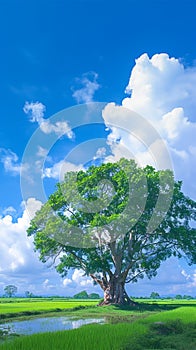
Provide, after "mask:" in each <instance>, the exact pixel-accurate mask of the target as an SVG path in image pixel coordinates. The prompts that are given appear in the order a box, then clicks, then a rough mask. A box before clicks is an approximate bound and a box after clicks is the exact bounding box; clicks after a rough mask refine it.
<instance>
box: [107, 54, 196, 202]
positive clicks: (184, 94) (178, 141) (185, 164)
mask: <svg viewBox="0 0 196 350" xmlns="http://www.w3.org/2000/svg"><path fill="white" fill-rule="evenodd" d="M126 93H127V94H129V96H128V97H126V98H125V99H123V101H122V106H123V107H124V108H125V109H128V110H131V111H134V112H136V113H138V114H139V115H141V116H142V117H143V118H144V119H145V120H146V122H147V123H148V124H149V125H152V126H153V128H154V129H155V130H156V131H157V132H158V133H159V134H160V137H161V139H162V140H163V142H164V143H165V145H166V146H167V149H168V151H169V154H170V156H171V160H172V163H173V168H174V172H175V177H176V178H177V179H181V180H183V183H184V190H185V191H186V193H187V194H188V195H190V196H191V197H194V196H195V195H196V186H195V181H193V179H194V178H195V177H196V170H195V167H194V166H193V161H194V158H193V157H195V154H196V153H195V150H196V139H195V132H196V123H195V119H196V112H195V111H196V67H188V68H187V67H184V66H183V64H182V63H181V62H180V60H179V59H176V58H174V57H169V55H168V54H165V53H161V54H156V55H154V56H152V58H149V57H148V55H147V54H143V55H141V56H140V57H139V58H138V59H137V60H136V62H135V66H134V67H133V69H132V72H131V75H130V79H129V83H128V85H127V88H126ZM119 108H120V106H115V105H114V104H109V105H108V106H106V108H105V110H104V112H103V118H104V120H105V123H106V125H107V126H109V128H110V130H111V133H110V135H109V137H108V143H109V144H110V147H111V151H112V153H113V159H114V160H116V159H117V158H118V157H119V154H120V153H121V154H122V155H123V151H120V148H121V149H123V147H124V149H128V150H129V153H132V158H136V160H137V161H138V163H139V164H141V165H146V164H152V165H153V166H156V167H157V163H158V162H159V161H160V157H162V152H160V149H159V150H158V147H159V146H160V143H156V142H154V145H153V152H154V155H155V157H154V156H153V154H152V145H150V144H149V143H148V142H146V137H147V136H151V135H149V133H148V132H147V130H146V127H144V126H142V125H140V128H139V129H138V130H135V131H136V132H133V134H132V135H130V133H127V132H126V129H127V127H126V125H130V118H129V113H127V112H126V111H125V112H122V113H121V116H120V115H119V113H118V109H119ZM136 119H137V117H136ZM115 123H117V125H120V126H122V128H120V127H118V128H116V127H115ZM111 125H113V126H111ZM131 127H132V126H131ZM142 131H143V136H142ZM138 135H139V137H138ZM142 140H143V141H144V142H142ZM115 141H117V142H115ZM154 141H155V140H154ZM144 146H145V149H144ZM130 157H131V155H130ZM111 158H112V157H110V161H111ZM185 168H186V171H184V169H185Z"/></svg>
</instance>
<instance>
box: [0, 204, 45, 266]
mask: <svg viewBox="0 0 196 350" xmlns="http://www.w3.org/2000/svg"><path fill="white" fill-rule="evenodd" d="M23 206H24V203H23ZM40 206H41V203H40V202H39V201H36V200H35V199H34V198H30V199H29V200H28V201H27V203H26V208H25V209H24V211H23V215H22V217H19V218H18V219H17V220H16V221H13V218H12V216H11V215H10V214H9V215H8V214H6V215H5V216H3V217H2V218H0V242H1V243H0V256H1V261H0V271H1V272H4V273H12V272H17V271H19V270H20V269H21V268H23V267H25V266H27V265H29V267H30V266H32V265H31V264H32V261H34V262H35V261H36V259H37V257H36V256H35V255H34V253H33V249H32V239H30V238H27V235H26V229H27V228H28V225H29V222H30V218H29V214H28V212H29V211H30V212H31V214H33V213H35V212H36V211H37V210H38V209H39V208H40ZM12 211H13V210H12Z"/></svg>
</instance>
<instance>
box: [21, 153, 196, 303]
mask: <svg viewBox="0 0 196 350" xmlns="http://www.w3.org/2000/svg"><path fill="white" fill-rule="evenodd" d="M181 185H182V183H181V182H174V179H173V174H172V172H171V171H169V170H160V171H156V170H155V169H154V168H153V167H151V166H146V167H145V168H139V167H138V166H137V165H136V163H135V162H134V161H133V160H126V159H121V160H120V161H118V162H117V163H107V164H102V165H99V166H91V167H89V168H88V169H87V170H86V171H79V172H68V173H66V174H65V178H64V181H63V182H62V183H58V184H57V190H56V191H55V192H54V193H53V194H52V195H51V196H50V197H49V199H48V201H47V202H46V203H45V204H44V205H43V206H42V207H41V209H40V210H39V211H38V212H37V213H36V215H35V217H34V219H33V220H32V221H31V224H30V227H29V228H28V231H27V232H28V235H29V236H30V235H33V236H34V245H35V249H36V250H37V251H38V252H39V254H40V259H41V261H42V262H46V261H51V263H54V264H56V265H55V267H56V269H57V271H58V272H59V273H60V274H61V275H62V276H66V274H67V273H68V270H69V269H82V270H83V271H84V274H86V275H87V276H91V277H92V279H93V281H94V283H95V284H99V285H100V287H101V288H102V289H103V291H104V302H103V303H104V304H110V303H116V304H125V303H127V304H129V303H130V302H131V301H130V298H129V296H128V295H127V293H126V290H125V283H130V282H137V281H138V279H140V278H143V277H144V276H145V275H146V276H147V277H148V278H152V277H153V276H155V275H156V274H157V270H158V268H159V267H160V264H161V262H162V261H164V260H166V259H167V258H169V257H171V256H172V255H173V256H177V257H178V258H180V257H182V256H186V259H187V261H188V262H189V264H192V263H194V262H195V261H196V250H195V245H196V235H195V229H193V228H192V227H191V225H190V222H191V220H193V219H195V207H196V203H195V202H194V201H193V200H191V199H190V198H188V197H186V196H185V195H184V194H183V193H182V191H181Z"/></svg>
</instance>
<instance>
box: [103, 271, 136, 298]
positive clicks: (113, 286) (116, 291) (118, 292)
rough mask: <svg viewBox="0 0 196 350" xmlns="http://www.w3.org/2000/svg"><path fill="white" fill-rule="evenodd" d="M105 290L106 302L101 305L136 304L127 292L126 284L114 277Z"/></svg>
mask: <svg viewBox="0 0 196 350" xmlns="http://www.w3.org/2000/svg"><path fill="white" fill-rule="evenodd" d="M103 289H104V300H103V301H102V302H101V303H100V304H99V305H110V304H118V305H130V304H134V302H132V301H131V299H130V298H129V296H128V295H127V293H126V291H125V282H124V281H122V279H120V278H117V277H115V276H112V278H111V279H110V281H109V282H108V283H107V286H105V288H103Z"/></svg>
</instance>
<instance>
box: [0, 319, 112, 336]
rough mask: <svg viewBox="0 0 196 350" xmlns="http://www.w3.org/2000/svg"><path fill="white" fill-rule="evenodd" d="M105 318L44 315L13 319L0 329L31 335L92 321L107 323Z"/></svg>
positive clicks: (0, 326)
mask: <svg viewBox="0 0 196 350" xmlns="http://www.w3.org/2000/svg"><path fill="white" fill-rule="evenodd" d="M105 322H106V320H105V318H86V319H80V320H73V319H71V318H69V317H64V316H61V317H43V318H35V319H32V320H28V321H13V322H8V323H4V324H0V330H3V331H9V333H14V334H24V335H30V334H34V333H43V332H55V331H62V330H66V329H74V328H79V327H81V326H83V325H86V324H91V323H101V324H103V323H105Z"/></svg>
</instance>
